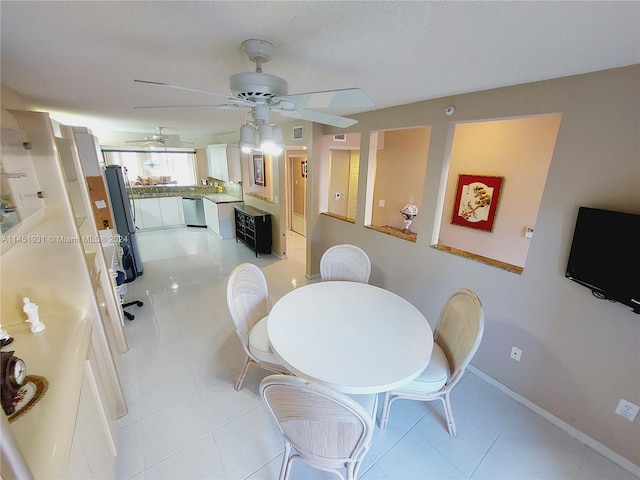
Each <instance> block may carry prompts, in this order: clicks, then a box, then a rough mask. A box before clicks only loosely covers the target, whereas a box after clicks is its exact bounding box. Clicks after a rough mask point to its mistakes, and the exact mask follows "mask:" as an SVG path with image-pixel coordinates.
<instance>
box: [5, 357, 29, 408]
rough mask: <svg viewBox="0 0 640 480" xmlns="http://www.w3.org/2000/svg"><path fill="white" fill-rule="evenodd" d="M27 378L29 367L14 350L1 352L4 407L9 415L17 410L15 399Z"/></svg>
mask: <svg viewBox="0 0 640 480" xmlns="http://www.w3.org/2000/svg"><path fill="white" fill-rule="evenodd" d="M26 379H27V367H26V365H25V363H24V361H23V360H22V359H21V358H18V357H16V356H15V355H14V352H13V351H11V352H0V389H1V390H2V395H1V397H2V408H3V409H4V412H5V413H6V414H7V415H11V414H13V413H14V411H15V406H14V405H13V400H14V399H15V398H16V394H17V393H18V390H19V389H20V387H22V386H23V385H24V384H25V382H26Z"/></svg>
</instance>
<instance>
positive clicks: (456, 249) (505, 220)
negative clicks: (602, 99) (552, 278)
mask: <svg viewBox="0 0 640 480" xmlns="http://www.w3.org/2000/svg"><path fill="white" fill-rule="evenodd" d="M561 119H562V115H561V114H550V115H540V116H532V117H525V118H516V119H504V120H502V119H498V120H487V121H479V122H468V123H457V124H454V125H452V128H453V129H454V132H453V135H452V140H451V144H450V147H449V152H450V154H449V158H448V162H447V164H448V165H447V166H446V168H447V169H448V172H447V176H446V182H445V183H444V185H442V186H441V190H440V192H439V205H441V207H440V208H439V217H438V218H437V219H436V222H437V224H438V225H436V228H435V229H434V238H433V240H432V244H433V246H434V247H435V248H438V249H440V250H443V251H447V252H450V253H453V254H457V255H461V256H464V257H467V258H471V259H473V260H477V261H481V262H483V263H487V264H489V265H493V266H496V267H498V268H503V269H505V270H508V271H511V272H514V273H522V271H523V270H524V266H525V263H526V259H527V254H528V252H529V246H530V242H531V241H532V238H533V237H532V234H533V231H534V230H535V223H536V218H537V216H538V210H539V208H540V202H541V200H542V193H543V190H544V185H545V182H546V179H547V173H548V171H549V165H550V164H551V159H552V157H553V150H554V147H555V143H556V138H557V136H558V130H559V128H560V122H561ZM461 176H462V182H460V183H461V185H462V187H461V188H459V185H458V184H459V180H461ZM467 176H473V177H474V178H475V177H476V176H477V177H479V178H478V180H479V182H476V183H470V181H469V177H467ZM482 177H485V178H486V179H487V181H486V182H484V184H487V185H488V188H484V189H483V187H481V186H480V187H478V188H476V189H475V193H477V195H478V196H476V197H474V186H477V185H478V183H479V184H480V185H483V182H482V180H483V179H482ZM496 178H502V182H501V185H500V191H499V198H498V197H497V193H498V192H497V188H494V187H496V185H497V183H495V182H494V183H492V181H493V180H492V179H496ZM482 195H485V197H482ZM487 197H494V198H492V199H490V200H489V199H488V198H487ZM495 198H497V201H494V200H495ZM474 209H475V211H474V212H473V213H472V214H471V215H473V214H477V215H478V216H479V217H481V216H482V215H484V216H485V218H486V217H487V214H489V213H490V216H491V219H492V225H491V228H490V229H489V226H487V225H486V222H485V223H484V224H483V225H484V227H482V228H480V224H481V222H480V219H479V218H475V219H473V220H474V221H469V222H467V221H464V220H461V216H463V215H465V214H466V215H470V213H469V212H470V211H471V210H474ZM465 210H466V211H465Z"/></svg>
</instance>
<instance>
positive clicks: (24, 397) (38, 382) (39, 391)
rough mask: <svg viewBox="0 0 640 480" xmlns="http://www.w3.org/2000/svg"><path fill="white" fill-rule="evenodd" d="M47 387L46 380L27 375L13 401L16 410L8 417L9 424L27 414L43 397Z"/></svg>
mask: <svg viewBox="0 0 640 480" xmlns="http://www.w3.org/2000/svg"><path fill="white" fill-rule="evenodd" d="M48 387H49V383H48V382H47V379H46V378H44V377H40V376H38V375H27V378H26V383H25V384H24V385H23V386H22V387H20V389H19V390H18V393H17V394H16V398H15V399H14V400H13V404H14V406H15V407H16V410H15V412H13V414H11V415H10V416H9V422H13V421H14V420H15V419H16V418H18V417H20V416H21V415H23V414H24V413H26V412H28V411H29V409H30V408H31V407H33V406H34V405H35V404H36V402H37V401H38V400H39V399H40V397H42V395H44V393H45V392H46V391H47V388H48Z"/></svg>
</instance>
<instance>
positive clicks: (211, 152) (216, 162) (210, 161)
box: [207, 143, 242, 182]
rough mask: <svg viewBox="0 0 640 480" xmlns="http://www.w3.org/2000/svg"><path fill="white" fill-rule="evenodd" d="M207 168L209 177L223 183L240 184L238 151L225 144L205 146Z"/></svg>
mask: <svg viewBox="0 0 640 480" xmlns="http://www.w3.org/2000/svg"><path fill="white" fill-rule="evenodd" d="M207 168H208V173H209V176H210V177H213V178H217V179H218V180H222V181H225V182H241V181H242V168H241V166H240V149H239V148H238V147H237V146H235V145H227V144H225V143H223V144H219V145H209V146H207Z"/></svg>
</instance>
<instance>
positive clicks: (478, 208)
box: [451, 174, 504, 232]
mask: <svg viewBox="0 0 640 480" xmlns="http://www.w3.org/2000/svg"><path fill="white" fill-rule="evenodd" d="M503 183H504V177H489V176H483V175H467V174H465V175H458V187H457V189H456V197H455V202H454V204H453V215H452V218H451V223H452V224H454V225H460V226H462V227H468V228H475V229H478V230H484V231H485V232H491V231H493V224H494V221H495V218H496V210H497V208H498V200H499V199H500V191H501V190H502V184H503Z"/></svg>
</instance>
